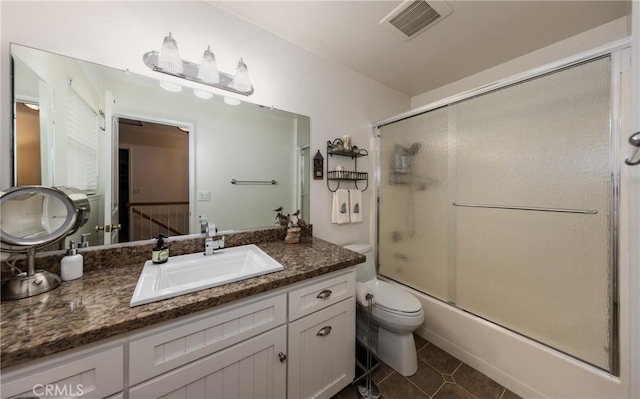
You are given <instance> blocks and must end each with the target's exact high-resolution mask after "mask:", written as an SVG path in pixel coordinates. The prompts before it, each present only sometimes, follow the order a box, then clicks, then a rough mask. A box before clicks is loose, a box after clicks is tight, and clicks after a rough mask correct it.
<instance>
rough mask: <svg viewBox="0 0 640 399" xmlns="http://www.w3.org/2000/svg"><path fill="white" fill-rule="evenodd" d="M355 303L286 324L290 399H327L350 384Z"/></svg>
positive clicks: (347, 301) (351, 377) (342, 304)
mask: <svg viewBox="0 0 640 399" xmlns="http://www.w3.org/2000/svg"><path fill="white" fill-rule="evenodd" d="M355 307H356V305H355V299H354V297H351V298H349V299H346V300H344V301H342V302H339V303H337V304H335V305H332V306H329V307H328V308H325V309H323V310H320V311H318V312H316V313H313V314H311V315H309V316H306V317H303V318H301V319H299V320H296V321H295V322H293V323H291V324H289V383H288V387H289V391H288V397H289V399H299V398H330V397H331V396H333V395H335V394H336V393H338V392H339V391H340V390H341V389H342V388H344V387H345V386H346V385H347V384H349V383H350V382H351V381H352V380H353V376H354V372H355V371H354V370H355V339H356V338H355Z"/></svg>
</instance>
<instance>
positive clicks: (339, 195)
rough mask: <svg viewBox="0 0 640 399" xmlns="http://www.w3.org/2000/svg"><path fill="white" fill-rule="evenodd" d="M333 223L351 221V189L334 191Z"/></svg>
mask: <svg viewBox="0 0 640 399" xmlns="http://www.w3.org/2000/svg"><path fill="white" fill-rule="evenodd" d="M331 223H337V224H344V223H349V191H347V190H343V189H338V190H336V191H335V192H334V193H333V207H332V210H331Z"/></svg>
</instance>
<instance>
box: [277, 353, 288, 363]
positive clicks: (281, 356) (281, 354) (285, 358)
mask: <svg viewBox="0 0 640 399" xmlns="http://www.w3.org/2000/svg"><path fill="white" fill-rule="evenodd" d="M278 358H279V359H280V363H284V361H285V360H287V355H286V353H283V352H280V353H278Z"/></svg>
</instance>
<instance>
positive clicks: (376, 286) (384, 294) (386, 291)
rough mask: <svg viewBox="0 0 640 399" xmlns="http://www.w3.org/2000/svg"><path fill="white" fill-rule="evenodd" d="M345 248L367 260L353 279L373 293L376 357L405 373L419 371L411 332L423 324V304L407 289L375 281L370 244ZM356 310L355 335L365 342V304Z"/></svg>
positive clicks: (373, 344)
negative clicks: (364, 256)
mask: <svg viewBox="0 0 640 399" xmlns="http://www.w3.org/2000/svg"><path fill="white" fill-rule="evenodd" d="M345 248H347V249H350V250H352V251H355V252H358V253H361V254H363V255H366V257H367V260H366V261H365V263H361V264H359V265H358V266H357V269H356V280H357V281H358V282H360V283H364V286H363V287H364V288H366V289H367V290H368V291H370V292H372V293H373V296H374V298H375V303H374V305H373V309H372V318H371V320H372V333H371V348H372V350H373V352H374V353H375V354H376V356H377V357H378V358H379V359H380V360H382V361H383V362H384V363H386V364H387V365H389V366H390V367H392V368H393V369H394V370H396V371H397V372H398V373H400V374H402V375H404V376H410V375H413V374H415V372H416V371H417V370H418V357H417V354H416V344H415V341H414V339H413V331H414V330H415V329H416V328H418V327H419V326H420V325H422V322H423V321H424V313H423V311H422V304H421V303H420V301H418V299H417V298H416V297H414V296H413V295H411V294H410V293H409V292H407V291H405V290H403V289H402V288H399V287H397V286H395V285H392V284H389V283H387V282H386V281H382V280H378V279H377V277H376V267H375V259H374V255H373V253H372V252H371V246H369V245H367V244H352V245H346V246H345ZM359 305H361V306H359V307H358V309H357V329H356V334H357V337H358V339H359V340H360V341H362V342H366V341H367V316H366V306H367V304H366V303H359Z"/></svg>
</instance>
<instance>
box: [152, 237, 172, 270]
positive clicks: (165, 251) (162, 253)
mask: <svg viewBox="0 0 640 399" xmlns="http://www.w3.org/2000/svg"><path fill="white" fill-rule="evenodd" d="M165 238H167V236H165V235H164V234H162V233H160V234H158V238H156V240H157V241H156V246H155V247H154V248H153V251H152V252H151V261H152V262H153V263H164V262H166V261H167V260H168V259H169V248H167V246H166V245H164V239H165Z"/></svg>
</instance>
